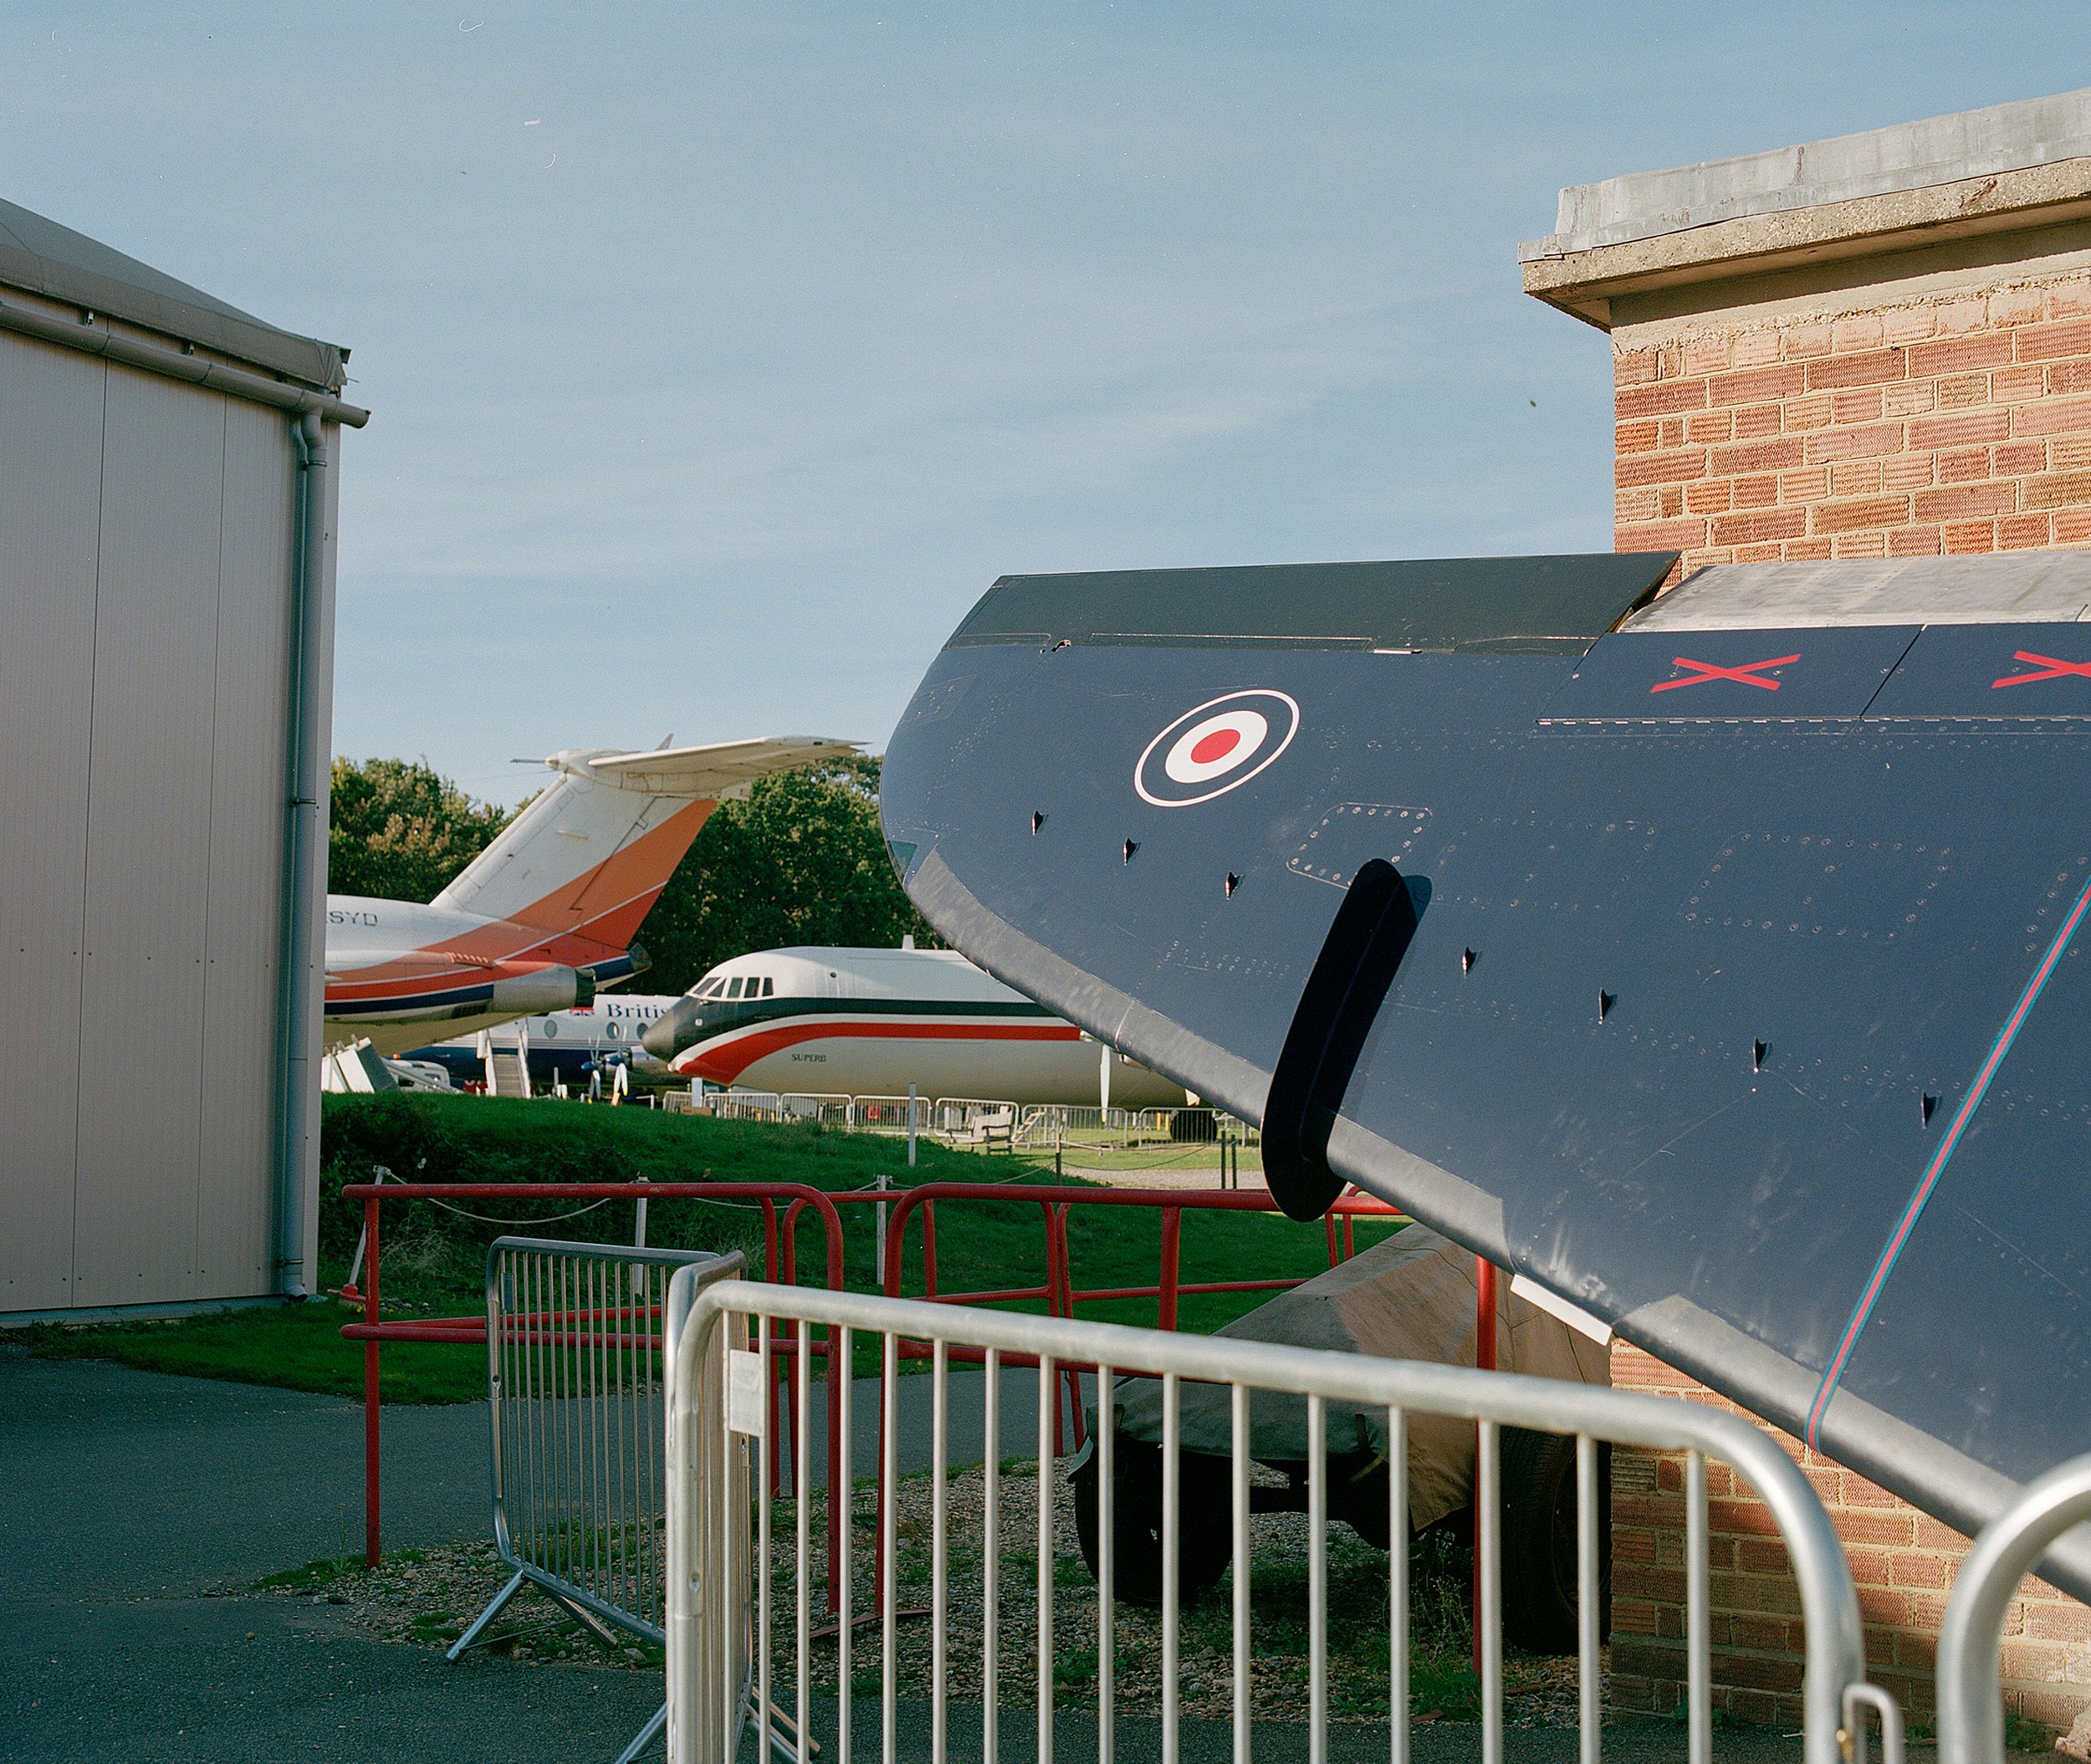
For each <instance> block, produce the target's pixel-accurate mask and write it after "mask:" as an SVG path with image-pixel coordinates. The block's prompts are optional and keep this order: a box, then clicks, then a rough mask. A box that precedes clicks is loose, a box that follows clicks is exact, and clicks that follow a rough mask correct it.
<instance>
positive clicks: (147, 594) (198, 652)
mask: <svg viewBox="0 0 2091 1764" xmlns="http://www.w3.org/2000/svg"><path fill="white" fill-rule="evenodd" d="M225 426H226V401H225V400H224V399H223V398H222V397H219V396H215V395H211V394H205V393H199V392H197V391H194V390H192V389H190V388H187V387H185V386H179V385H177V384H176V383H174V382H172V381H166V380H161V379H156V378H153V377H151V376H148V375H146V374H142V373H137V372H134V371H130V370H128V369H125V368H120V367H112V368H110V370H109V386H108V401H107V422H106V427H105V434H104V440H103V468H102V519H101V558H100V585H99V590H98V593H97V597H96V606H95V705H94V738H93V739H94V746H93V754H92V759H91V768H92V775H91V778H90V780H89V793H88V826H87V896H86V898H87V910H86V928H87V934H86V963H85V973H84V982H83V985H82V990H81V1008H80V1036H81V1041H82V1044H83V1046H85V1047H87V1048H89V1049H90V1050H95V1051H101V1052H104V1053H105V1055H106V1056H107V1057H109V1058H110V1059H111V1060H114V1061H120V1062H121V1066H122V1069H123V1076H122V1079H121V1081H120V1085H119V1086H117V1087H114V1088H112V1089H111V1090H110V1092H107V1093H105V1094H97V1092H95V1090H94V1089H92V1088H90V1087H83V1092H82V1098H81V1109H80V1122H79V1187H78V1189H77V1191H76V1194H75V1198H74V1226H73V1230H74V1299H73V1301H74V1303H75V1304H79V1305H115V1304H132V1303H139V1302H144V1301H149V1300H151V1299H158V1298H174V1297H191V1296H197V1287H196V1284H195V1269H196V1215H197V1179H198V1158H199V1142H200V1136H201V1133H202V1115H203V1094H204V1085H205V1082H206V1080H207V1075H206V1073H205V1072H204V1071H203V1066H202V1032H201V1025H202V1017H203V991H204V988H203V962H204V923H205V901H206V897H207V887H208V883H209V876H210V839H209V832H210V820H211V762H212V722H213V713H214V700H215V694H216V685H217V625H218V618H217V599H218V537H219V532H220V527H221V522H222V515H223V506H222V505H223V494H222V487H223V478H224V461H225Z"/></svg>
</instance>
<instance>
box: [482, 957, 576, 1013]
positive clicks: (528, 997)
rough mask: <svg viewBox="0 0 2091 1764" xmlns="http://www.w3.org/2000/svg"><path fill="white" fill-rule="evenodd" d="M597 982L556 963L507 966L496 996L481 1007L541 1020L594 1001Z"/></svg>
mask: <svg viewBox="0 0 2091 1764" xmlns="http://www.w3.org/2000/svg"><path fill="white" fill-rule="evenodd" d="M595 996H596V982H595V979H594V977H593V976H592V975H590V974H580V973H577V972H575V970H574V969H571V968H567V967H563V966H561V965H560V964H559V963H557V962H546V963H544V964H542V965H540V966H538V967H534V968H519V967H518V966H517V965H516V964H506V965H505V966H504V969H503V972H502V974H501V976H500V978H499V979H497V980H495V981H494V983H493V997H491V998H490V999H488V1000H487V1002H486V1005H484V1006H483V1007H482V1008H483V1009H485V1010H490V1011H498V1012H500V1013H502V1014H503V1015H509V1016H519V1017H541V1016H545V1015H550V1013H551V1012H553V1011H555V1010H571V1009H573V1008H574V1006H575V1005H587V1004H591V1003H593V1002H594V1000H595Z"/></svg>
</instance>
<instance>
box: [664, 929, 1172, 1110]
mask: <svg viewBox="0 0 2091 1764" xmlns="http://www.w3.org/2000/svg"><path fill="white" fill-rule="evenodd" d="M646 1048H647V1052H648V1053H650V1054H652V1055H653V1056H655V1057H656V1058H657V1059H661V1060H664V1061H667V1062H668V1064H669V1065H670V1066H672V1068H673V1070H674V1071H676V1072H677V1073H678V1074H679V1075H681V1076H684V1077H689V1078H703V1079H706V1080H708V1081H710V1082H712V1083H714V1084H722V1085H727V1086H733V1087H739V1088H742V1089H745V1090H762V1091H775V1092H814V1093H817V1094H824V1095H831V1096H857V1097H867V1096H869V1097H897V1096H904V1095H906V1094H907V1087H908V1086H909V1085H910V1084H913V1086H914V1087H915V1089H916V1093H917V1094H918V1096H920V1097H923V1098H925V1099H934V1098H936V1097H978V1098H982V1099H986V1100H990V1101H994V1102H1020V1103H1034V1102H1060V1103H1070V1104H1074V1105H1077V1106H1085V1105H1086V1106H1087V1107H1097V1106H1098V1105H1099V1104H1102V1105H1105V1106H1107V1107H1113V1108H1168V1107H1178V1108H1180V1107H1183V1106H1184V1102H1186V1100H1187V1098H1186V1097H1185V1096H1184V1089H1183V1087H1182V1086H1180V1085H1177V1084H1172V1083H1170V1082H1169V1081H1168V1079H1166V1078H1164V1077H1163V1076H1161V1075H1160V1074H1159V1073H1158V1072H1155V1071H1150V1070H1149V1069H1148V1067H1146V1066H1142V1065H1139V1064H1138V1063H1137V1062H1136V1061H1131V1060H1128V1059H1127V1058H1125V1057H1124V1056H1122V1055H1121V1054H1118V1053H1116V1052H1114V1051H1112V1050H1111V1049H1110V1048H1108V1047H1107V1046H1104V1045H1103V1044H1102V1043H1101V1042H1099V1041H1095V1040H1093V1039H1092V1037H1090V1036H1088V1035H1084V1034H1083V1033H1082V1032H1081V1030H1079V1029H1077V1028H1076V1027H1075V1025H1073V1024H1071V1023H1070V1022H1068V1021H1067V1020H1066V1019H1065V1018H1062V1017H1056V1016H1055V1015H1053V1014H1052V1013H1051V1011H1050V1010H1046V1009H1045V1006H1043V1005H1036V1004H1034V1003H1033V1002H1032V1001H1031V1000H1029V999H1027V998H1025V996H1024V995H1023V994H1021V993H1020V992H1016V991H1015V990H1013V989H1010V987H1007V986H1005V985H1004V984H1002V983H1001V982H1000V981H999V980H998V979H994V977H993V976H991V975H989V974H985V973H983V972H982V971H981V970H980V969H978V968H975V967H974V965H973V964H972V963H970V962H969V961H968V960H966V959H965V958H964V956H962V955H959V954H957V953H956V952H955V951H953V950H946V949H824V948H810V947H808V948H790V949H769V950H765V951H764V952H762V953H761V954H756V955H743V956H736V957H735V958H734V959H733V960H732V961H729V962H722V963H721V964H719V965H718V967H716V968H714V969H712V970H711V972H710V973H708V974H706V975H705V976H704V978H703V979H701V980H699V981H698V984H696V985H695V986H694V987H693V988H692V989H690V991H689V992H688V994H685V995H684V996H683V999H682V1000H679V1001H678V1002H677V1005H675V1007H674V1008H673V1009H672V1010H670V1011H669V1012H668V1013H667V1015H665V1016H664V1017H662V1019H661V1020H660V1021H659V1022H658V1023H657V1024H656V1025H654V1026H653V1027H652V1029H650V1030H647V1035H646Z"/></svg>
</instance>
